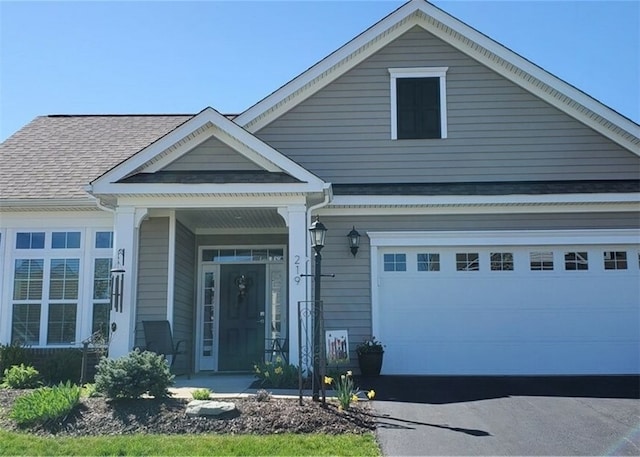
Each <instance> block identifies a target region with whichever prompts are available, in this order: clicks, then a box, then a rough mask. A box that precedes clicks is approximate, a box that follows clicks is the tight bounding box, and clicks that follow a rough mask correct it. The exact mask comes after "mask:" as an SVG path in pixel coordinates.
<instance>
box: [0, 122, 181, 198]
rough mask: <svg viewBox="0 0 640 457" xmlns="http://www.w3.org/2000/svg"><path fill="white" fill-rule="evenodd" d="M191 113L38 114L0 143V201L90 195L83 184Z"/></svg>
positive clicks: (161, 134)
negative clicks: (38, 115)
mask: <svg viewBox="0 0 640 457" xmlns="http://www.w3.org/2000/svg"><path fill="white" fill-rule="evenodd" d="M191 117H192V115H89V116H83V115H69V116H65V115H60V116H40V117H37V118H35V119H34V120H33V121H31V122H30V123H29V124H27V125H26V126H24V127H23V128H22V129H20V130H19V131H18V132H16V133H15V134H13V135H12V136H11V137H9V138H8V139H7V140H6V141H5V142H3V143H2V144H1V145H0V199H75V198H87V196H88V195H87V193H86V192H85V191H84V190H83V186H85V185H86V184H88V183H90V182H91V181H92V180H94V179H95V178H97V177H98V176H100V175H102V174H103V173H105V172H106V171H108V170H110V169H111V168H113V167H114V166H115V165H117V164H119V163H120V162H122V161H123V160H125V159H127V158H128V157H130V156H131V155H133V154H135V153H136V152H138V151H140V150H141V149H143V148H145V147H146V146H148V145H149V144H151V143H153V142H154V141H156V140H157V139H159V138H161V137H162V136H164V135H166V134H167V133H169V132H170V131H172V130H173V129H175V128H176V127H177V126H179V125H180V124H182V123H184V122H185V121H187V120H188V119H190V118H191ZM60 162H62V163H60Z"/></svg>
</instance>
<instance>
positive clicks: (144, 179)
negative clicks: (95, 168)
mask: <svg viewBox="0 0 640 457" xmlns="http://www.w3.org/2000/svg"><path fill="white" fill-rule="evenodd" d="M118 182H120V183H127V184H132V183H144V184H163V183H165V184H232V183H233V184H239V183H242V184H245V183H269V184H285V183H299V182H301V181H300V180H298V179H296V178H294V177H293V176H291V175H289V174H287V173H282V172H269V171H266V170H246V171H158V172H155V173H137V174H135V175H132V176H129V177H126V178H124V179H121V180H120V181H118Z"/></svg>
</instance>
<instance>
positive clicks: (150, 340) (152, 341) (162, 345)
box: [142, 321, 188, 370]
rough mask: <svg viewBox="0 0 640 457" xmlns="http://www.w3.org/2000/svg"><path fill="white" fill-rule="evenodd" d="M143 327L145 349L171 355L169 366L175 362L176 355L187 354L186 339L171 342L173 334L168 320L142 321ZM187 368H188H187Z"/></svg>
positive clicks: (171, 366)
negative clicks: (174, 342)
mask: <svg viewBox="0 0 640 457" xmlns="http://www.w3.org/2000/svg"><path fill="white" fill-rule="evenodd" d="M142 327H143V329H144V340H145V350H147V351H151V352H155V353H156V354H161V355H164V356H165V357H166V358H167V359H168V358H169V356H171V362H170V368H173V364H174V363H175V362H176V357H177V356H178V355H181V354H184V355H187V347H186V346H187V344H188V341H187V340H180V341H178V342H177V343H176V344H175V345H174V344H173V335H172V333H171V325H170V324H169V321H142ZM187 370H188V368H187Z"/></svg>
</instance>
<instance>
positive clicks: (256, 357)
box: [218, 264, 266, 371]
mask: <svg viewBox="0 0 640 457" xmlns="http://www.w3.org/2000/svg"><path fill="white" fill-rule="evenodd" d="M265 283H266V277H265V265H260V264H242V265H238V264H234V265H221V266H220V328H219V335H220V339H219V352H218V354H219V356H218V370H220V371H252V370H253V365H254V364H255V363H256V362H258V361H262V360H263V359H264V341H265V331H264V328H265V303H266V293H265V286H266V284H265Z"/></svg>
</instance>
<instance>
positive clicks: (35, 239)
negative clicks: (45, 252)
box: [16, 232, 44, 249]
mask: <svg viewBox="0 0 640 457" xmlns="http://www.w3.org/2000/svg"><path fill="white" fill-rule="evenodd" d="M16 249H44V232H19V233H17V234H16Z"/></svg>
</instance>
